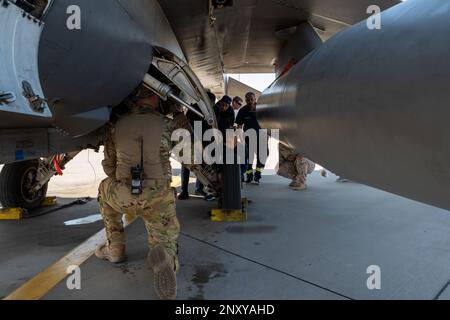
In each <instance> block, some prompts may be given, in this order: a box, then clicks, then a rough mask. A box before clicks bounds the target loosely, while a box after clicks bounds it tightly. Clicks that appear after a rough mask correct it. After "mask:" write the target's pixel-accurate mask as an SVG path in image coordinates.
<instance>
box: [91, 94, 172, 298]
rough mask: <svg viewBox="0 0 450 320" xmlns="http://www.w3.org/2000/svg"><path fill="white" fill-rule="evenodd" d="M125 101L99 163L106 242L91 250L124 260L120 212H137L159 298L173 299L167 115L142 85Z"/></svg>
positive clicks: (134, 213)
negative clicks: (142, 221) (148, 251)
mask: <svg viewBox="0 0 450 320" xmlns="http://www.w3.org/2000/svg"><path fill="white" fill-rule="evenodd" d="M125 107H128V108H129V110H128V112H125V114H122V115H121V116H120V117H119V118H118V120H117V121H116V122H115V123H113V124H111V126H110V128H109V131H108V133H107V137H106V141H105V151H104V153H105V159H104V160H103V162H102V165H103V168H104V171H105V173H106V174H107V176H108V178H106V179H105V180H103V181H102V183H101V184H100V187H99V197H98V200H99V204H100V208H101V213H102V216H103V220H104V223H105V228H106V236H107V243H106V244H104V245H100V246H99V247H98V248H97V250H96V253H95V254H96V256H97V257H98V258H100V259H103V260H108V261H110V262H112V263H120V262H123V261H124V260H125V259H126V254H125V234H124V225H123V222H122V217H123V214H129V215H131V216H140V217H141V218H142V219H143V220H144V222H145V226H146V229H147V232H148V242H149V246H150V253H149V255H148V261H149V263H150V266H151V268H152V271H153V278H154V286H155V291H156V293H157V294H158V296H159V297H160V298H161V299H175V298H176V294H177V280H176V273H177V271H178V269H179V263H178V245H177V239H178V237H179V233H180V224H179V222H178V219H177V216H176V208H175V195H174V192H173V190H172V189H171V177H172V170H171V165H170V158H169V156H170V150H171V147H172V143H171V139H170V138H171V128H170V122H169V121H170V120H169V119H168V118H166V117H164V116H163V115H162V114H161V113H159V112H158V110H159V108H160V101H159V98H158V97H157V96H156V95H154V94H153V93H152V92H150V91H148V90H147V89H145V88H143V87H140V89H138V91H137V93H136V94H135V95H134V96H133V98H130V99H129V100H128V101H127V102H126V103H125ZM125 109H126V108H125Z"/></svg>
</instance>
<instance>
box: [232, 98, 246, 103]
mask: <svg viewBox="0 0 450 320" xmlns="http://www.w3.org/2000/svg"><path fill="white" fill-rule="evenodd" d="M233 102H240V103H242V102H244V100H242V98H241V97H234V98H233Z"/></svg>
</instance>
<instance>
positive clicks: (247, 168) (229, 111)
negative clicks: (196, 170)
mask: <svg viewBox="0 0 450 320" xmlns="http://www.w3.org/2000/svg"><path fill="white" fill-rule="evenodd" d="M210 98H211V101H212V102H213V104H214V112H215V115H216V118H217V124H218V129H219V131H220V132H221V134H222V137H223V141H224V143H225V144H226V142H225V141H226V137H227V130H236V129H240V130H242V132H243V133H244V136H245V133H246V132H248V131H249V130H254V131H255V133H256V140H257V141H256V144H257V145H256V146H255V148H250V147H249V144H250V143H251V141H250V139H249V137H248V136H246V137H245V141H244V143H245V159H244V161H243V162H244V163H243V164H241V179H242V182H245V183H247V184H250V183H254V184H260V182H261V179H262V173H263V171H264V167H265V163H264V162H265V161H263V160H261V157H260V154H259V151H260V145H261V141H260V135H259V131H260V130H261V126H260V125H259V122H258V119H257V117H256V108H257V102H256V94H255V93H253V92H249V93H247V94H246V95H245V103H246V104H245V105H244V100H243V99H242V98H240V97H234V98H233V99H232V98H231V97H229V96H223V97H222V99H220V100H219V101H218V102H217V103H215V102H216V97H215V96H214V95H213V94H210ZM252 151H253V152H252ZM252 153H253V154H252ZM225 154H226V152H225V151H224V155H225ZM255 159H256V169H254V168H253V164H254V161H255ZM189 180H190V171H189V170H188V169H187V168H184V167H183V168H182V172H181V181H182V182H181V184H182V186H181V192H180V194H179V195H178V199H179V200H187V199H189V197H190V196H189V190H188V187H189ZM195 194H196V195H198V196H203V197H204V198H205V200H208V201H213V200H215V199H216V197H215V195H214V194H211V193H206V192H205V190H204V187H203V185H202V184H201V182H200V181H198V180H197V182H196V186H195Z"/></svg>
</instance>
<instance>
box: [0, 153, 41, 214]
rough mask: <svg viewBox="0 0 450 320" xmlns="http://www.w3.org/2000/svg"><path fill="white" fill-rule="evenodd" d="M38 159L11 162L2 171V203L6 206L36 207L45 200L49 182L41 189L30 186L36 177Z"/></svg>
mask: <svg viewBox="0 0 450 320" xmlns="http://www.w3.org/2000/svg"><path fill="white" fill-rule="evenodd" d="M38 165H39V161H38V160H28V161H22V162H16V163H10V164H7V165H5V166H4V167H3V169H2V171H1V173H0V203H1V204H2V206H3V207H4V208H23V209H28V210H32V209H36V208H38V207H39V206H40V205H41V204H42V202H43V201H44V200H45V197H46V195H47V188H48V183H47V184H46V185H44V186H43V187H42V188H41V189H40V190H39V191H37V192H34V191H32V190H31V188H30V187H29V186H30V185H32V184H33V182H34V181H35V179H36V173H37V168H38Z"/></svg>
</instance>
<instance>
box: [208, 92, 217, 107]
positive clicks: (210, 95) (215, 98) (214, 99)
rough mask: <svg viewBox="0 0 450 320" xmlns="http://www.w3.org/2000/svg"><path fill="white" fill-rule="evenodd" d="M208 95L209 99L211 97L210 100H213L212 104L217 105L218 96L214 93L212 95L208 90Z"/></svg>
mask: <svg viewBox="0 0 450 320" xmlns="http://www.w3.org/2000/svg"><path fill="white" fill-rule="evenodd" d="M206 93H207V94H208V97H209V100H211V103H212V104H215V103H216V100H217V97H216V95H215V94H214V93H212V92H211V91H210V90H208V91H207V92H206Z"/></svg>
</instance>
